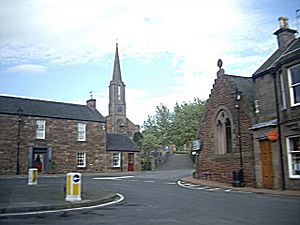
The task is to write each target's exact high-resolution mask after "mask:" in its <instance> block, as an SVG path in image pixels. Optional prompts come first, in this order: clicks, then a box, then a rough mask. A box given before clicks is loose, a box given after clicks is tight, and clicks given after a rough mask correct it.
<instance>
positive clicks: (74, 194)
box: [65, 173, 81, 202]
mask: <svg viewBox="0 0 300 225" xmlns="http://www.w3.org/2000/svg"><path fill="white" fill-rule="evenodd" d="M65 200H66V201H69V202H73V201H81V174H80V173H68V174H67V185H66V198H65Z"/></svg>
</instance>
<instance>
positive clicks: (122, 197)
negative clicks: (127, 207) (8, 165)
mask: <svg viewBox="0 0 300 225" xmlns="http://www.w3.org/2000/svg"><path fill="white" fill-rule="evenodd" d="M117 195H118V196H119V199H117V200H114V201H112V202H107V203H103V204H100V205H93V206H85V207H78V208H69V209H57V210H46V211H36V212H20V213H2V214H0V217H3V216H7V217H9V216H25V215H37V214H46V213H57V212H69V211H75V210H83V209H96V208H101V207H104V206H108V205H113V204H117V203H119V202H122V201H123V200H124V199H125V196H124V195H122V194H119V193H117Z"/></svg>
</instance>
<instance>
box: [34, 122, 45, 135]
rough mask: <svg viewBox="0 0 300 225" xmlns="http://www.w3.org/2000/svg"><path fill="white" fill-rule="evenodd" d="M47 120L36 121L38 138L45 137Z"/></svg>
mask: <svg viewBox="0 0 300 225" xmlns="http://www.w3.org/2000/svg"><path fill="white" fill-rule="evenodd" d="M45 133H46V120H37V121H36V139H45V136H46V135H45Z"/></svg>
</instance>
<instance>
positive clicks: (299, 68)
mask: <svg viewBox="0 0 300 225" xmlns="http://www.w3.org/2000/svg"><path fill="white" fill-rule="evenodd" d="M288 75H289V87H290V97H291V106H296V105H300V64H298V65H296V66H292V67H290V68H289V70H288Z"/></svg>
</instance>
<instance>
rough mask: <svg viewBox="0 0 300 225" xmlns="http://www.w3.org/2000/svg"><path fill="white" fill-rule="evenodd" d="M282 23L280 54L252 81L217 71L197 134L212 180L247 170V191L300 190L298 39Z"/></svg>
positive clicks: (227, 180) (227, 178)
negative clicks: (256, 189)
mask: <svg viewBox="0 0 300 225" xmlns="http://www.w3.org/2000/svg"><path fill="white" fill-rule="evenodd" d="M279 24H280V28H279V29H278V30H277V31H276V32H275V33H274V34H275V35H276V36H277V40H278V49H277V50H276V51H275V52H274V53H273V54H272V55H271V56H270V58H269V59H267V60H266V61H265V62H264V63H263V64H262V66H261V67H260V68H259V69H258V70H257V71H256V72H255V73H254V74H253V76H252V77H251V78H241V77H238V76H230V75H226V74H224V70H223V69H221V67H220V70H219V71H218V78H217V79H216V81H215V84H214V87H213V89H212V92H211V95H210V97H209V100H208V103H207V108H206V114H205V116H204V118H203V120H202V122H201V123H200V126H199V130H198V135H197V137H198V138H199V139H200V140H201V141H202V142H203V150H202V152H201V154H200V171H201V172H202V173H204V174H206V176H207V174H210V176H209V177H210V179H213V180H217V181H221V182H225V183H230V182H232V181H233V180H234V177H233V174H232V171H235V170H237V169H238V168H243V170H244V181H245V185H247V186H254V187H258V188H270V189H295V190H300V39H299V38H296V37H295V33H296V31H295V30H293V29H290V28H289V27H288V20H287V19H286V18H284V17H280V18H279ZM238 92H240V95H237V94H236V93H238ZM233 95H235V96H240V100H239V101H238V102H237V98H235V100H234V97H233ZM220 113H221V114H220ZM238 114H239V115H238ZM220 115H221V116H220ZM238 118H239V119H240V122H239V121H237V119H238ZM239 143H241V145H240V144H239ZM231 149H232V150H231ZM231 151H232V152H231ZM238 152H240V154H239V155H238V154H237V153H238ZM200 175H201V174H200ZM202 176H203V175H202Z"/></svg>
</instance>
